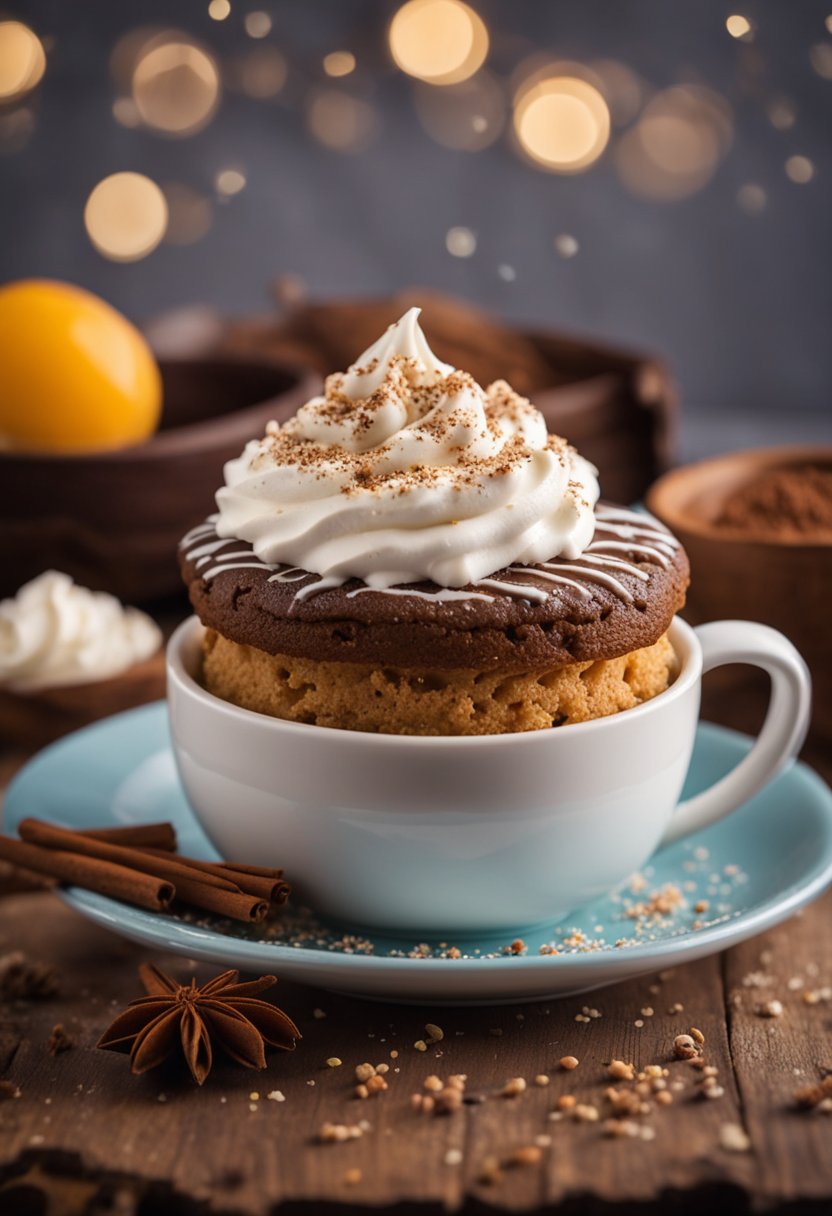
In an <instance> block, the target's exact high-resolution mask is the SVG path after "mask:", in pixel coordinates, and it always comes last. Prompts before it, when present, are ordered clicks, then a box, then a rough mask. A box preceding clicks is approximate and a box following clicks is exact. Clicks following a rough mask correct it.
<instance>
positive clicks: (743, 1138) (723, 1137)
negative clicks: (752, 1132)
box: [719, 1123, 751, 1153]
mask: <svg viewBox="0 0 832 1216" xmlns="http://www.w3.org/2000/svg"><path fill="white" fill-rule="evenodd" d="M719 1146H720V1148H722V1149H724V1150H725V1152H726V1153H747V1152H749V1151H750V1149H751V1141H750V1140H749V1138H748V1135H747V1134H746V1132H745V1129H744V1128H742V1127H740V1125H739V1123H723V1125H722V1127H721V1128H720V1129H719Z"/></svg>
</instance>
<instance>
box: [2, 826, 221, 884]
mask: <svg viewBox="0 0 832 1216" xmlns="http://www.w3.org/2000/svg"><path fill="white" fill-rule="evenodd" d="M17 830H18V832H19V834H20V838H21V840H26V841H28V842H29V843H30V844H35V845H41V846H42V847H43V848H46V849H66V850H67V851H68V852H71V853H78V854H79V855H80V856H83V857H98V858H100V859H101V860H102V861H112V862H115V863H116V864H118V865H122V866H129V867H130V868H132V869H134V870H141V871H142V872H143V873H145V874H152V875H153V876H154V877H156V878H166V879H168V880H169V881H170V882H173V883H175V884H176V885H177V887H178V886H179V884H180V883H181V882H183V881H186V880H190V881H194V880H195V878H196V876H195V874H194V871H193V869H192V868H191V867H189V866H188V865H187V864H186V862H185V861H183V860H180V859H178V858H173V857H171V856H170V855H169V854H167V853H165V854H159V855H157V854H155V853H148V852H145V851H144V850H143V849H134V848H130V847H128V846H126V845H121V844H111V843H110V842H109V841H107V840H97V839H95V838H90V837H89V836H85V835H84V834H83V832H73V831H71V829H69V828H61V827H58V826H57V825H56V824H54V823H45V822H44V821H43V820H42V819H21V821H20V823H19V824H18V827H17ZM198 881H200V882H201V883H203V885H205V886H208V887H216V888H218V889H220V890H223V891H229V892H233V893H234V894H237V895H239V894H240V892H241V888H240V887H239V886H238V885H237V884H236V883H235V882H232V881H231V880H230V879H227V878H220V877H219V876H218V875H216V874H201V875H200V877H199V880H198Z"/></svg>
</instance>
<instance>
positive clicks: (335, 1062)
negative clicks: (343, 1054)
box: [326, 1056, 344, 1068]
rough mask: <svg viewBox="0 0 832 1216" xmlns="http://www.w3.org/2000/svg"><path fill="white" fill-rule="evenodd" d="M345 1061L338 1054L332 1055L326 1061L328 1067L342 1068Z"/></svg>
mask: <svg viewBox="0 0 832 1216" xmlns="http://www.w3.org/2000/svg"><path fill="white" fill-rule="evenodd" d="M343 1062H344V1061H343V1060H339V1059H338V1057H337V1056H330V1057H329V1059H328V1060H327V1062H326V1063H327V1067H328V1068H340V1067H341V1065H342V1064H343Z"/></svg>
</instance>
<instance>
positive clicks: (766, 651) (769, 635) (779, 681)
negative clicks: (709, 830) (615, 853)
mask: <svg viewBox="0 0 832 1216" xmlns="http://www.w3.org/2000/svg"><path fill="white" fill-rule="evenodd" d="M696 634H697V637H698V638H699V642H700V644H701V646H702V674H703V675H704V674H705V673H706V672H708V671H712V670H713V668H714V667H723V666H724V665H725V664H726V663H749V664H751V666H753V667H761V668H762V669H763V671H766V672H768V674H769V676H770V677H771V697H770V699H769V704H768V712H767V713H766V720H765V722H764V723H763V728H762V730H761V731H760V734H759V736H758V737H757V740H756V742H755V744H754V746H753V747H752V749H751V751H750V752H749V753H748V755H747V756H746V757H745V758H744V759H743V760H741V761H740V763H739V764H738V765H737V766H736V768H734V769H732V770H731V772H730V773H728V775H727V776H725V777H722V778H721V780H719V781H717V782H716V784H715V785H712V786H711V787H710V789H707V790H704V791H703V792H702V793H701V794H695V795H694V796H693V797H692V798H687V799H685V801H684V802H680V803H679V806H678V807H677V809H676V811H675V813H674V815H673V818H672V819H671V821H670V824H669V826H668V829H667V831H666V832H665V834H664V836H663V837H662V839H661V843H660V845H659V847H660V848H663V847H664V846H665V845H667V844H673V842H674V841H676V840H679V839H680V838H681V837H682V836H688V835H690V833H691V832H698V831H699V830H700V828H705V827H708V825H709V824H712V823H716V821H717V820H718V819H722V818H723V817H724V816H725V815H728V814H730V812H731V811H734V810H736V808H737V807H738V806H739V805H740V804H741V803H743V802H745V801H747V800H748V799H749V798H751V797H752V796H753V795H754V794H756V793H757V792H758V790H761V789H762V788H763V786H764V785H767V784H768V782H769V781H771V779H772V778H773V777H775V776H776V775H777V773H778V772H779V771H780V769H781V768H783V767H784V765H785V764H786V763H787V762H788V761H789V760H791V759H793V758H794V756H796V755H797V753H798V752H799V750H800V747H801V745H802V743H803V740H804V739H805V737H806V731H807V729H808V727H809V716H810V712H811V693H812V682H811V677H810V675H809V669H808V667H807V666H806V664H805V662H804V661H803V659H802V658H801V656H800V654H799V653H798V651H797V650H796V649H795V647H794V646H793V645H792V644H791V642H790V641H789V639H788V638H786V637H784V636H783V634H782V633H778V631H777V630H776V629H772V628H770V626H768V625H760V624H759V623H757V622H756V621H713V622H711V623H710V624H708V625H700V626H699V628H698V629H697V630H696Z"/></svg>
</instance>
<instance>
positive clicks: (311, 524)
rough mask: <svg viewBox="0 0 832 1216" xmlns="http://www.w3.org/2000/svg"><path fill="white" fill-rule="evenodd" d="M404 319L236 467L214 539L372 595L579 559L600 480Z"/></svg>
mask: <svg viewBox="0 0 832 1216" xmlns="http://www.w3.org/2000/svg"><path fill="white" fill-rule="evenodd" d="M418 318H419V309H418V308H411V309H410V310H409V311H408V312H407V313H405V315H404V316H403V317H402V318H401V320H399V321H397V322H396V324H395V325H391V326H390V328H389V329H388V330H387V332H386V333H385V334H384V335H383V336H382V337H381V338H380V339H379V341H378V342H376V343H375V344H374V345H373V346H371V347H370V348H369V350H367V351H365V352H364V354H363V355H361V357H360V358H359V359H358V360H357V361H356V362H355V363H354V364H353V365H352V366H351V367H350V368H349V369H348V371H346V372H343V373H337V374H335V375H332V376H329V377H328V378H327V380H326V385H325V392H324V395H323V396H321V397H314V398H313V399H312V400H311V401H309V402H308V403H307V404H306V405H304V406H302V407H301V409H300V410H298V412H297V414H296V415H295V416H294V417H293V418H291V419H290V420H289V421H288V422H286V423H284V424H283V425H282V426H280V425H278V424H277V423H270V424H269V426H268V427H267V429H266V435H265V436H264V438H262V439H256V440H253V441H252V442H250V443H249V444H247V445H246V447H245V449H244V451H243V453H242V455H241V456H240V457H239V458H238V459H236V460H231V461H229V462H228V464H226V466H225V486H224V487H222V488H221V489H220V490H219V491H218V493H217V505H218V508H219V518H218V522H217V532H218V534H219V535H220V536H222V537H235V538H237V539H238V540H245V541H248V542H249V543H250V544H251V545H252V547H253V549H254V552H255V553H256V555H257V556H258V557H259V558H260V559H261V561H264V562H267V563H269V564H274V565H278V564H283V563H288V564H290V565H293V566H298V567H300V568H302V569H304V570H309V571H312V572H313V573H315V574H318V575H321V576H322V577H324V578H326V579H329V580H331V585H337V584H338V583H339V582H343V581H345V580H347V579H348V578H358V579H362V580H363V581H364V582H365V583H366V584H367V585H368V586H370V587H375V588H386V587H392V586H395V585H397V584H401V583H415V582H421V581H423V580H429V581H431V582H434V583H437V584H438V585H440V586H442V587H463V586H465V585H466V584H468V583H473V582H476V581H477V580H478V579H482V578H485V577H487V576H488V575H491V574H493V573H494V572H495V571H497V570H500V569H502V568H503V567H504V566H509V565H512V564H515V563H520V564H527V563H534V562H542V561H549V560H551V559H552V558H553V557H558V556H564V557H567V558H570V559H574V558H576V557H578V556H580V554H581V552H582V551H583V549H584V548H585V547H586V546H587V545H588V544H589V542H590V540H591V539H592V535H593V532H594V530H595V518H594V514H593V508H594V506H595V503H596V502H597V499H598V493H599V490H598V482H597V479H596V478H597V474H596V470H595V469H594V468H593V467H592V465H591V464H589V463H588V462H587V461H586V460H584V459H583V458H582V457H581V456H579V455H578V454H577V452H575V451H574V449H573V448H571V447H570V446H569V444H567V443H566V441H565V440H564V439H561V438H559V437H558V436H556V435H549V434H548V433H547V430H546V422H545V420H544V418H543V416H542V414H540V412H539V411H538V410H536V409H535V408H534V406H533V405H532V404H531V403H530V402H529V401H527V400H526V399H525V398H523V397H521V396H519V395H518V394H517V393H515V392H514V390H513V389H512V388H511V387H510V386H509V385H508V384H506V382H505V381H503V380H498V381H496V382H495V383H494V384H491V385H489V387H488V388H486V389H483V388H481V387H480V385H479V384H477V382H476V381H475V380H474V379H473V378H472V377H471V376H470V375H468V374H467V373H466V372H462V371H457V370H455V369H454V368H452V367H450V366H449V365H448V364H446V363H441V362H440V361H439V360H438V359H437V358H436V356H435V355H434V354H433V352H432V351H431V349H430V347H429V346H428V343H427V339H426V338H425V335H424V333H423V332H422V330H421V328H420V326H419V320H418Z"/></svg>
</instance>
